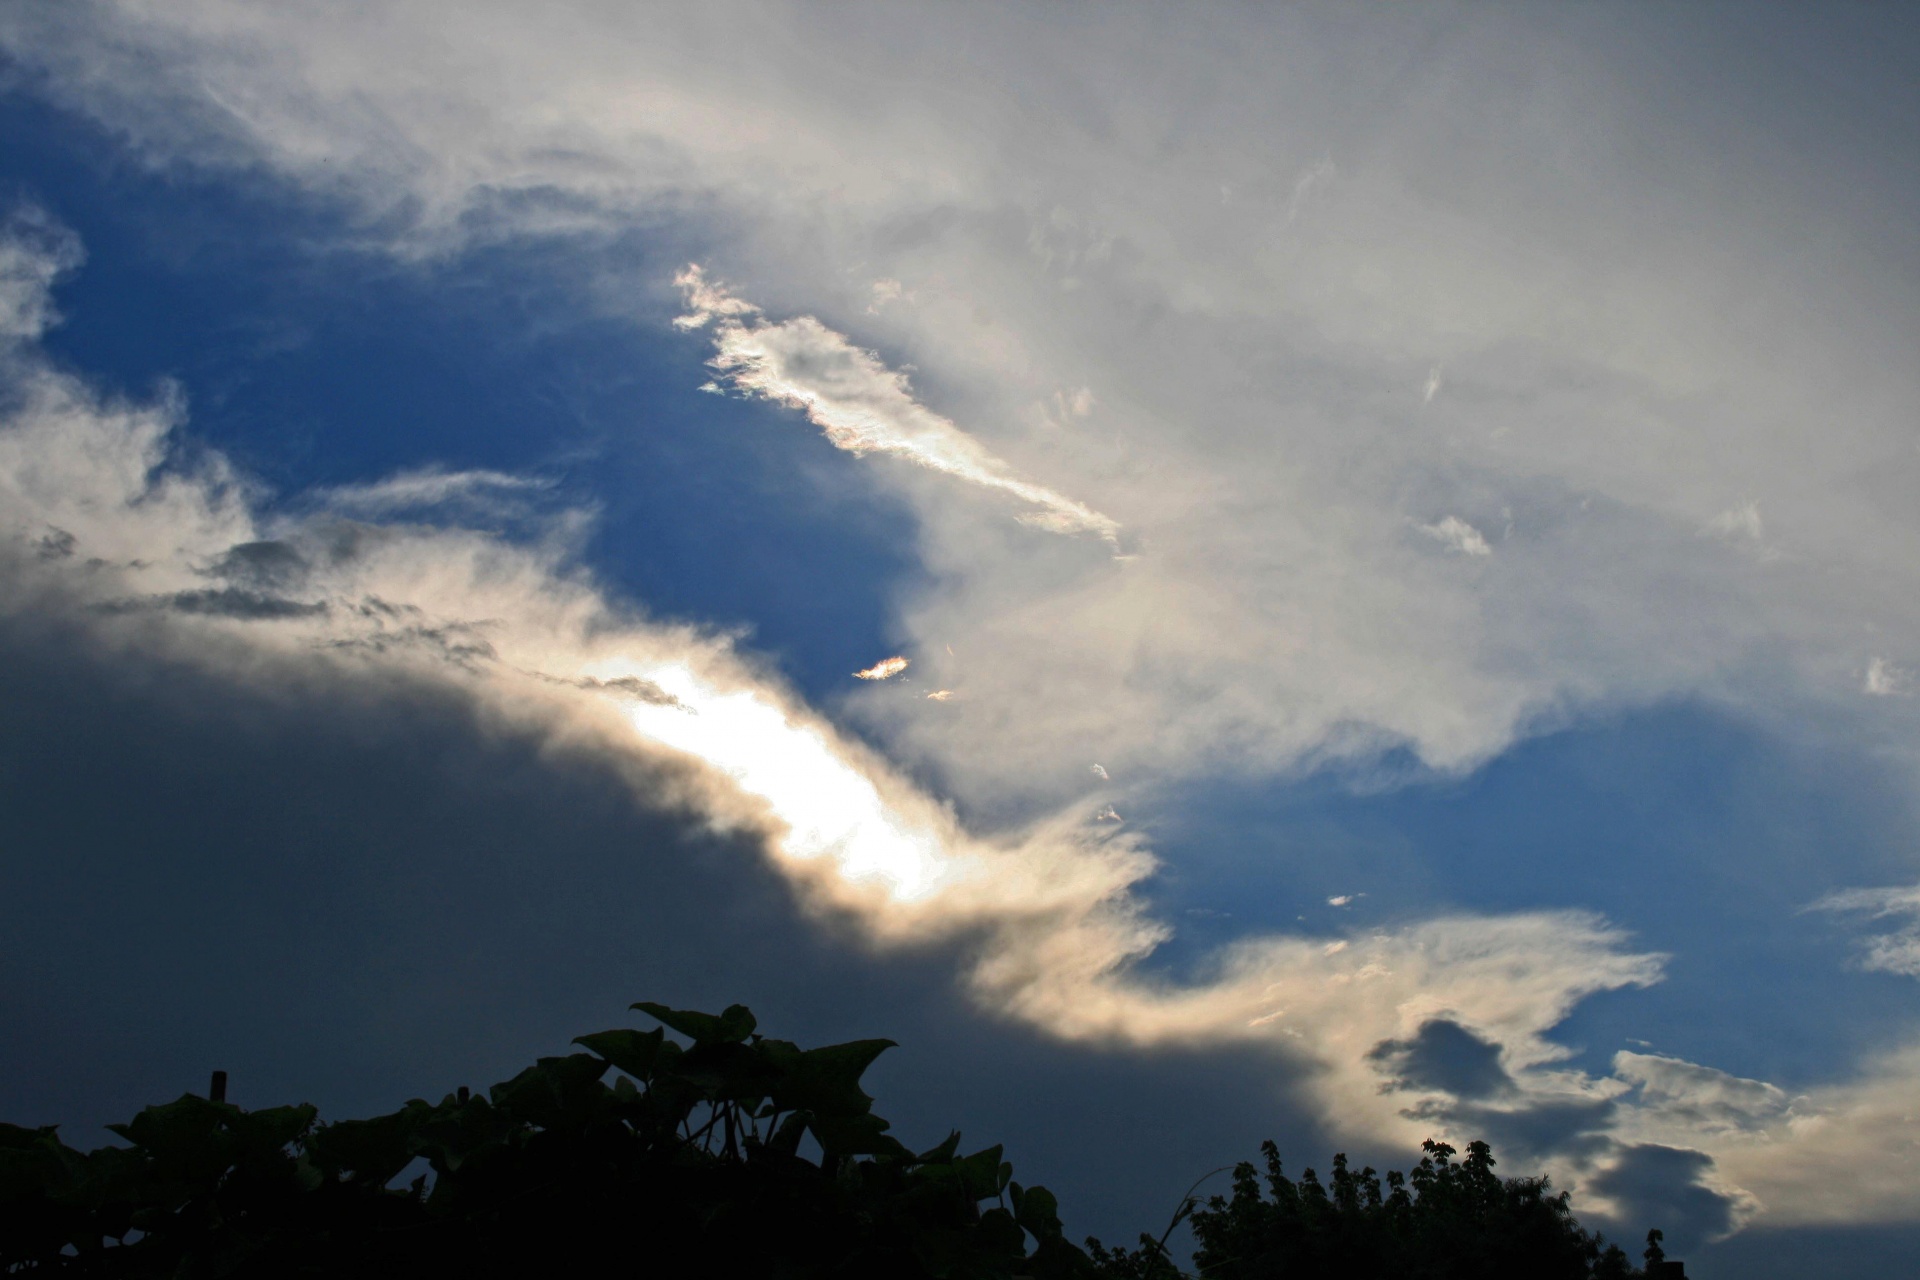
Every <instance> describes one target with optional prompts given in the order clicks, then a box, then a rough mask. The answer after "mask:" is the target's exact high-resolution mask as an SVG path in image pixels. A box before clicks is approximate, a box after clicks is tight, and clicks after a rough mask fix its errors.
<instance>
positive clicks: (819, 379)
mask: <svg viewBox="0 0 1920 1280" xmlns="http://www.w3.org/2000/svg"><path fill="white" fill-rule="evenodd" d="M676 283H677V284H679V285H680V287H681V288H682V289H683V290H684V291H685V292H686V294H687V303H688V306H689V307H690V308H691V310H690V311H689V312H688V313H687V314H686V315H683V316H681V317H680V318H679V319H678V320H676V321H675V322H674V323H676V324H678V325H680V326H681V327H683V328H700V327H702V326H704V325H706V324H707V323H708V322H709V321H710V320H714V319H716V318H717V319H719V321H720V323H719V326H718V328H717V330H716V332H715V334H714V347H715V349H716V351H717V352H718V354H717V355H715V356H714V358H713V359H712V361H710V362H709V363H711V365H712V366H713V368H714V369H715V370H717V371H718V372H719V374H720V377H721V378H722V379H723V380H724V381H726V382H727V383H730V384H731V385H733V386H735V387H738V388H740V389H741V390H743V391H746V392H749V393H751V394H754V395H760V396H765V397H766V398H767V399H769V400H773V401H776V402H778V403H780V404H785V405H791V406H793V407H794V408H797V409H801V410H804V411H805V413H806V415H807V418H808V419H809V420H810V421H812V422H813V423H814V425H816V426H818V427H819V428H820V429H821V430H822V431H824V432H826V436H827V439H828V440H830V441H832V442H833V444H834V446H835V447H836V448H840V449H845V450H846V451H847V452H848V453H851V454H854V455H856V456H857V455H860V454H867V453H885V454H891V455H893V456H895V457H900V458H904V459H906V460H907V461H909V462H912V463H915V464H916V465H919V466H922V467H926V468H928V469H930V470H933V471H939V472H942V473H944V474H946V475H950V476H954V477H956V478H958V479H961V480H965V481H968V482H970V483H972V484H976V485H979V486H981V487H982V488H986V489H993V490H998V491H999V492H1001V493H1006V494H1011V495H1012V496H1013V497H1016V498H1018V499H1020V500H1021V501H1022V502H1026V503H1029V504H1031V505H1033V506H1035V507H1038V508H1040V509H1039V510H1038V511H1036V512H1031V513H1028V514H1024V515H1022V516H1021V517H1020V519H1021V521H1022V522H1023V523H1026V524H1031V525H1033V526H1035V527H1037V528H1042V529H1048V530H1051V531H1053V532H1056V533H1093V534H1097V535H1099V536H1100V537H1102V538H1104V539H1106V540H1107V541H1108V542H1116V541H1117V540H1118V537H1119V533H1120V526H1119V525H1117V524H1115V523H1114V522H1113V521H1112V520H1110V519H1108V518H1107V517H1106V516H1103V515H1101V514H1100V513H1099V512H1098V511H1095V510H1093V509H1092V508H1091V507H1088V506H1086V505H1084V504H1082V503H1079V502H1075V501H1074V500H1073V499H1071V498H1068V497H1065V496H1064V495H1062V494H1059V493H1055V492H1054V491H1053V490H1051V489H1048V488H1045V487H1043V486H1041V485H1037V484H1032V483H1029V482H1028V481H1025V480H1021V479H1018V478H1016V477H1014V476H1013V475H1011V474H1009V472H1008V467H1007V464H1006V463H1005V462H1003V461H1001V460H1000V459H999V458H997V457H995V456H994V455H993V454H992V453H991V452H990V451H988V449H987V448H986V447H985V446H984V445H982V444H981V443H980V442H979V441H977V440H975V439H974V438H973V437H972V436H969V435H967V434H966V433H965V432H963V431H961V430H960V429H959V428H958V427H956V426H954V425H953V423H952V422H950V421H948V420H947V419H946V418H943V417H941V416H940V415H939V414H937V413H934V412H933V411H932V410H930V409H928V408H927V407H926V406H924V405H922V404H921V403H920V402H919V401H917V400H915V399H914V398H913V394H912V391H911V389H910V388H909V386H908V384H907V379H906V377H905V375H903V374H900V373H897V372H895V371H893V370H891V369H888V368H887V367H886V366H885V365H884V364H882V363H881V362H880V360H879V358H878V357H877V356H875V355H874V354H873V353H872V352H870V351H863V350H861V349H860V348H859V347H856V346H854V345H853V344H852V343H851V342H849V341H847V339H846V337H845V336H844V335H842V334H838V333H835V332H834V331H833V330H831V329H829V328H827V327H826V326H825V325H823V324H821V323H820V322H819V321H818V320H816V319H814V318H813V317H812V316H800V317H798V318H796V319H792V320H784V321H781V322H780V323H778V324H774V323H770V322H766V321H763V320H760V319H759V318H758V317H759V315H760V309H759V308H758V307H753V306H749V305H747V304H745V303H742V302H740V301H739V300H738V299H736V298H734V297H733V296H732V295H731V294H729V293H728V292H727V291H726V290H725V289H723V288H721V287H720V286H717V285H714V284H711V283H709V282H708V280H707V278H706V276H705V275H704V274H703V273H702V272H701V270H700V268H699V267H697V266H693V267H688V268H687V269H686V270H685V271H683V272H681V273H680V276H679V277H678V279H677V280H676Z"/></svg>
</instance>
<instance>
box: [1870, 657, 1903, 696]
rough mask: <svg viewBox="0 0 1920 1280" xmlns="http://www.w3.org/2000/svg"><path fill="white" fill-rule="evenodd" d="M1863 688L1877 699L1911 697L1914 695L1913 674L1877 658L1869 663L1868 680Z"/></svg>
mask: <svg viewBox="0 0 1920 1280" xmlns="http://www.w3.org/2000/svg"><path fill="white" fill-rule="evenodd" d="M1862 688H1864V689H1865V690H1866V692H1868V693H1870V694H1872V695H1874V696H1875V697H1877V698H1905V697H1909V696H1911V695H1912V693H1913V672H1911V671H1908V670H1907V669H1906V668H1905V667H1896V666H1894V665H1893V664H1892V663H1891V662H1888V661H1887V660H1886V659H1885V658H1880V657H1876V658H1874V659H1873V660H1872V661H1870V662H1868V663H1867V678H1866V681H1865V683H1864V684H1863V685H1862Z"/></svg>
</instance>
